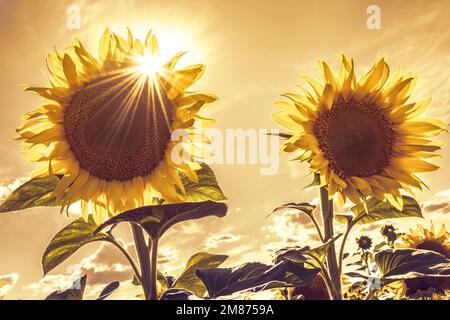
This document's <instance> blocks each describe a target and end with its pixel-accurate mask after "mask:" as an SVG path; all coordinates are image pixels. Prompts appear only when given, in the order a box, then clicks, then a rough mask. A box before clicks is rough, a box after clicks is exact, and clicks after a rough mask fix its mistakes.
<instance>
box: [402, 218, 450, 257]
mask: <svg viewBox="0 0 450 320" xmlns="http://www.w3.org/2000/svg"><path fill="white" fill-rule="evenodd" d="M400 240H401V243H399V244H398V245H396V246H397V247H400V248H413V249H423V250H430V251H434V252H437V253H440V254H442V255H443V256H445V257H446V258H447V259H450V233H449V232H448V231H447V230H446V228H445V225H444V224H443V225H442V226H441V228H440V229H439V231H438V232H436V231H435V229H434V224H433V223H431V227H430V228H429V229H427V228H425V227H423V226H422V225H417V229H416V230H414V229H411V230H410V232H409V233H407V234H404V235H403V236H402V237H401V238H400Z"/></svg>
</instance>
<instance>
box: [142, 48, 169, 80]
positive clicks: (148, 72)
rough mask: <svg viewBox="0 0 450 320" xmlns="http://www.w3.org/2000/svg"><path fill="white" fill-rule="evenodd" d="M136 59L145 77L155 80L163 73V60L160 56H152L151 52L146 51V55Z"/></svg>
mask: <svg viewBox="0 0 450 320" xmlns="http://www.w3.org/2000/svg"><path fill="white" fill-rule="evenodd" d="M136 59H137V62H138V63H139V67H138V68H139V71H140V72H141V73H142V74H144V75H145V76H148V77H151V78H154V77H155V76H156V74H158V73H159V72H161V71H162V66H163V63H164V62H163V60H162V59H161V57H160V56H159V55H158V54H152V52H150V50H145V52H144V54H143V55H141V56H138V57H137V58H136Z"/></svg>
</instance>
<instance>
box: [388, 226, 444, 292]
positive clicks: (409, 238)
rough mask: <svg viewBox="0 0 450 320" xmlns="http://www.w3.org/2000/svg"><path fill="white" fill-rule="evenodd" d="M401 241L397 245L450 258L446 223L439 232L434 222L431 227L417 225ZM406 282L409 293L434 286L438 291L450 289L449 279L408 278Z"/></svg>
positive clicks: (427, 289) (426, 289)
mask: <svg viewBox="0 0 450 320" xmlns="http://www.w3.org/2000/svg"><path fill="white" fill-rule="evenodd" d="M401 241H402V242H401V243H399V244H397V245H396V246H397V247H400V248H414V249H422V250H430V251H434V252H437V253H440V254H442V255H443V256H445V257H446V258H447V259H450V233H449V232H448V231H447V230H446V228H445V225H442V227H441V228H440V229H439V231H438V232H436V231H435V229H434V225H433V223H431V227H430V229H426V228H425V227H423V226H422V225H417V229H416V230H413V229H411V230H410V233H409V234H405V235H403V236H402V237H401ZM405 283H406V286H407V288H408V291H407V295H411V294H416V293H417V292H423V291H430V290H429V289H430V288H434V289H435V291H436V292H438V293H443V292H445V291H446V290H450V280H449V279H440V278H431V277H429V278H419V279H408V280H406V281H405Z"/></svg>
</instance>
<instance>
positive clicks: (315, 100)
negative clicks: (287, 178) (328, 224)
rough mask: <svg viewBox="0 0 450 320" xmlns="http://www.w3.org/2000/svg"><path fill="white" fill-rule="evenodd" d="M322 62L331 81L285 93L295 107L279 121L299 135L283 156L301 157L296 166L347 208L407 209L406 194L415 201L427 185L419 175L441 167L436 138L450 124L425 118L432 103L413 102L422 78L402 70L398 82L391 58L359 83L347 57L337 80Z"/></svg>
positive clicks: (286, 108) (288, 105) (287, 105)
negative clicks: (377, 204) (370, 202)
mask: <svg viewBox="0 0 450 320" xmlns="http://www.w3.org/2000/svg"><path fill="white" fill-rule="evenodd" d="M319 64H320V67H321V70H322V74H323V80H324V81H323V83H321V82H319V81H316V80H314V79H312V78H310V77H304V79H305V81H306V82H307V83H308V84H309V85H310V87H311V88H312V90H307V89H305V88H303V87H300V89H301V92H300V93H286V94H284V96H285V97H287V98H288V99H289V100H290V101H281V102H277V103H276V104H277V105H278V106H279V107H280V108H281V109H282V111H283V112H280V113H275V114H274V115H273V118H274V120H275V121H277V122H278V123H279V124H280V125H282V126H284V127H286V128H287V129H288V131H289V134H290V135H291V137H290V138H289V139H288V140H287V141H286V142H285V143H284V145H283V147H282V150H283V151H285V152H298V151H301V154H300V155H299V156H298V157H297V158H295V160H299V161H302V162H303V161H305V162H308V163H309V168H310V170H311V171H312V172H314V173H318V174H320V182H321V185H322V186H326V185H327V186H328V193H329V196H330V198H331V197H333V196H334V195H335V194H336V198H337V205H338V207H339V208H341V207H342V206H343V205H344V203H345V202H346V200H347V199H349V200H351V201H352V202H353V203H355V204H360V203H361V202H362V200H364V199H365V198H366V197H370V196H375V197H376V198H378V199H380V200H383V201H384V200H387V201H388V202H389V203H391V204H392V205H393V206H394V207H396V208H397V209H399V210H401V209H402V207H403V198H402V196H401V193H400V191H401V190H402V189H403V190H405V191H407V192H408V193H410V194H412V195H414V193H413V190H412V188H411V187H415V188H417V189H421V188H422V186H424V183H423V182H422V181H421V180H420V179H419V178H418V177H417V176H416V173H421V172H430V171H434V170H436V169H438V166H437V165H435V164H432V163H430V162H428V160H429V159H430V158H433V157H435V156H436V154H435V152H436V151H437V150H439V149H440V148H441V146H442V144H441V143H439V142H435V141H432V140H431V139H430V138H431V137H433V136H436V135H438V134H439V133H441V132H442V131H443V130H446V128H447V124H445V123H443V122H441V121H439V120H436V119H431V118H422V117H420V116H421V115H422V114H423V113H424V112H425V110H426V108H427V106H428V105H429V103H430V101H431V99H426V100H424V101H420V102H408V99H409V97H410V95H411V93H412V91H413V89H414V86H415V84H416V78H415V77H414V76H413V75H411V74H410V73H407V74H405V75H401V74H400V70H397V72H396V73H395V74H394V75H392V76H391V71H390V68H389V66H388V64H387V63H386V61H385V59H384V58H382V59H380V60H378V61H377V62H376V63H375V64H374V65H373V67H372V68H371V69H370V70H369V71H368V72H367V73H366V74H365V75H363V76H362V77H360V78H359V79H358V78H357V77H356V74H355V66H354V63H353V60H352V59H349V58H348V57H346V56H345V55H342V56H341V67H340V71H339V73H337V74H336V73H335V72H333V70H332V69H331V68H330V66H329V65H328V64H327V63H325V62H322V61H321V62H320V63H319Z"/></svg>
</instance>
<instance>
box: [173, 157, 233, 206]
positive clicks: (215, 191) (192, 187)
mask: <svg viewBox="0 0 450 320" xmlns="http://www.w3.org/2000/svg"><path fill="white" fill-rule="evenodd" d="M201 166H202V168H201V169H200V170H198V171H197V176H198V183H195V182H192V181H191V180H189V178H188V177H186V176H185V175H181V182H182V183H183V185H184V188H185V190H186V193H185V195H184V200H185V201H186V202H198V201H207V200H211V201H222V200H226V199H227V197H226V196H225V195H224V194H223V192H222V190H221V189H220V187H219V183H218V182H217V179H216V176H215V174H214V171H213V170H212V169H211V168H210V167H209V166H208V165H207V164H205V163H202V164H201Z"/></svg>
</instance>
